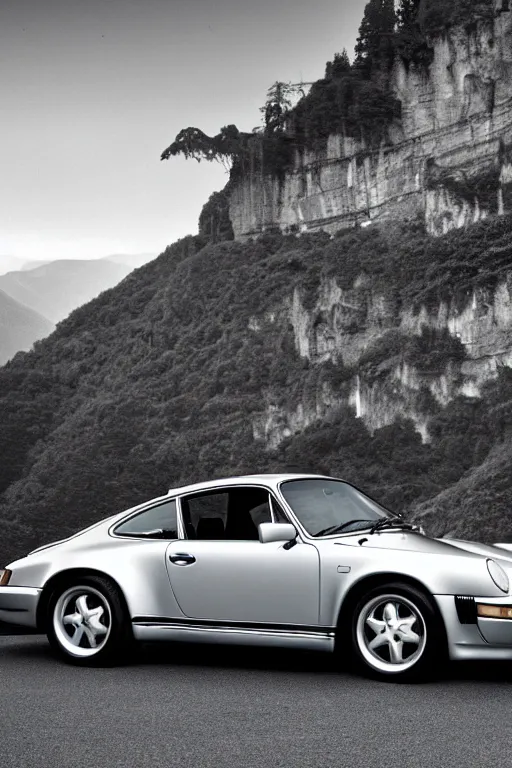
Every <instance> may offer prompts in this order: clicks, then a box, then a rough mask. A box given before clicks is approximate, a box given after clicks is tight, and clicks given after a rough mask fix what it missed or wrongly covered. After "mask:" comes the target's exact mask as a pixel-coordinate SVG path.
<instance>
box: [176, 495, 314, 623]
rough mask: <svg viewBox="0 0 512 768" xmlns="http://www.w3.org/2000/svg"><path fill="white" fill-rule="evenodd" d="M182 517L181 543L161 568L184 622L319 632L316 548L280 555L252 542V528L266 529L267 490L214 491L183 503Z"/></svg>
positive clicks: (280, 547) (278, 548)
mask: <svg viewBox="0 0 512 768" xmlns="http://www.w3.org/2000/svg"><path fill="white" fill-rule="evenodd" d="M274 503H275V502H274ZM181 509H182V515H183V522H184V527H185V536H186V538H185V539H183V540H181V541H176V542H172V543H171V544H170V545H169V547H168V548H167V552H166V564H167V569H168V573H169V579H170V582H171V586H172V590H173V592H174V595H175V598H176V600H177V602H178V604H179V606H180V608H181V610H182V611H183V613H184V614H185V616H187V617H189V618H191V619H202V620H208V619H209V620H212V621H220V622H226V623H229V622H230V621H233V622H249V623H252V622H254V623H264V624H286V625H289V624H297V625H302V626H304V625H307V626H315V625H318V621H319V581H320V566H319V556H318V551H317V549H316V547H314V546H312V545H311V544H306V543H302V542H299V543H297V544H296V545H294V546H292V547H290V548H285V547H284V542H272V543H265V544H262V543H261V542H260V541H259V539H258V538H257V537H258V529H257V524H258V523H259V522H271V521H272V517H271V511H270V506H269V492H268V490H266V489H262V488H255V487H249V486H244V487H239V486H237V487H236V488H229V487H228V488H223V489H216V490H215V491H209V492H207V493H202V494H195V495H191V496H186V497H183V498H182V499H181Z"/></svg>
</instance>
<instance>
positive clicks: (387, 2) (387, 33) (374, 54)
mask: <svg viewBox="0 0 512 768" xmlns="http://www.w3.org/2000/svg"><path fill="white" fill-rule="evenodd" d="M397 21H398V19H397V15H396V12H395V2H394V0H370V2H369V3H368V4H367V6H366V8H365V9H364V16H363V21H362V22H361V26H360V27H359V37H358V38H357V43H356V47H355V54H356V58H355V62H354V63H355V67H356V68H357V69H359V70H360V71H362V72H363V73H364V75H365V76H366V77H368V78H369V77H376V76H377V77H378V76H379V75H381V74H382V75H387V73H388V72H389V69H390V68H391V65H392V64H393V59H394V55H395V47H394V34H395V27H396V24H397Z"/></svg>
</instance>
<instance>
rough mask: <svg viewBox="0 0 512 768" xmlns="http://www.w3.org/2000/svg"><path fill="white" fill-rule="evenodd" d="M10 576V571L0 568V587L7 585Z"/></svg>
mask: <svg viewBox="0 0 512 768" xmlns="http://www.w3.org/2000/svg"><path fill="white" fill-rule="evenodd" d="M11 575H12V574H11V571H8V570H7V568H0V587H6V586H7V585H8V583H9V579H10V578H11Z"/></svg>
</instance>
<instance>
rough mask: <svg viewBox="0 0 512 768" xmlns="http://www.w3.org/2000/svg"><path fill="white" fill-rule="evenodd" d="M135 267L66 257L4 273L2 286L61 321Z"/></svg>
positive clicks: (102, 260) (26, 304)
mask: <svg viewBox="0 0 512 768" xmlns="http://www.w3.org/2000/svg"><path fill="white" fill-rule="evenodd" d="M131 271H132V267H131V266H128V265H126V264H119V263H114V262H112V261H110V260H107V259H89V260H78V259H75V260H73V259H65V260H64V259H63V260H58V261H52V262H49V263H47V264H44V263H43V264H42V265H40V266H38V267H36V268H35V269H30V270H29V271H24V270H23V269H20V270H18V271H16V272H8V273H7V274H5V275H0V290H2V291H5V293H7V294H8V295H9V296H11V297H12V298H13V299H16V301H19V302H20V303H21V304H24V305H25V306H26V307H30V308H31V309H33V310H35V311H36V312H39V313H40V314H42V315H43V316H44V317H47V318H48V319H49V320H51V321H52V322H54V323H57V322H59V321H60V320H63V319H64V318H65V317H67V316H68V315H69V313H70V312H72V311H73V310H74V309H76V308H77V307H80V306H81V305H82V304H85V303H87V302H88V301H90V300H91V299H93V298H95V297H96V296H98V295H99V294H100V293H101V292H102V291H105V290H106V289H108V288H112V287H113V286H114V285H116V284H117V283H119V282H120V280H122V279H123V278H124V277H126V275H127V274H128V273H129V272H131Z"/></svg>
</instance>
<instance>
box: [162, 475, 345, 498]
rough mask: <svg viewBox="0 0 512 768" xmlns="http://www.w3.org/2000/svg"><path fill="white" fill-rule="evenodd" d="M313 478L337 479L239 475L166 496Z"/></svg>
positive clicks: (182, 489) (185, 486) (310, 478)
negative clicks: (233, 486) (221, 487)
mask: <svg viewBox="0 0 512 768" xmlns="http://www.w3.org/2000/svg"><path fill="white" fill-rule="evenodd" d="M315 478H323V479H329V480H334V479H337V478H328V477H327V476H326V475H314V474H303V473H302V472H289V473H286V474H259V475H239V476H237V477H223V478H219V479H218V480H208V481H206V482H202V483H193V484H192V485H183V486H181V487H178V488H171V489H170V490H169V493H168V495H169V496H178V495H182V494H183V493H194V492H196V491H207V490H210V489H211V488H217V487H218V486H224V487H225V486H230V485H246V484H247V485H250V484H252V483H254V484H256V485H266V486H271V487H273V488H275V486H276V485H278V484H279V483H282V482H285V481H287V480H308V479H309V480H313V479H315Z"/></svg>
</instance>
